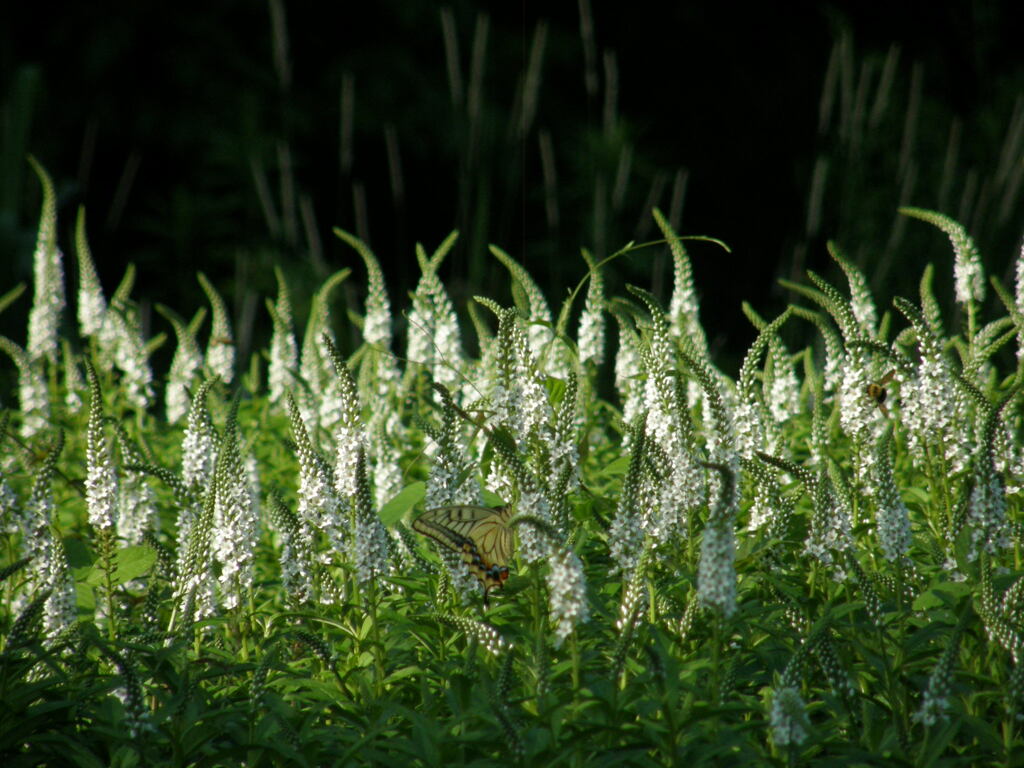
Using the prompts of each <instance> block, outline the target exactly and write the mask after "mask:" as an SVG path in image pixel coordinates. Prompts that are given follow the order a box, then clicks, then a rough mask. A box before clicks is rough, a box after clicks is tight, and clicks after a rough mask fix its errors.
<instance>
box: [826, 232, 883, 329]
mask: <svg viewBox="0 0 1024 768" xmlns="http://www.w3.org/2000/svg"><path fill="white" fill-rule="evenodd" d="M827 247H828V252H829V254H831V256H832V258H833V259H835V261H836V263H837V264H838V265H839V266H840V267H841V268H842V270H843V272H845V273H846V279H847V281H848V282H849V283H850V310H851V311H852V312H853V316H854V317H855V318H857V323H858V325H860V328H861V330H862V331H863V332H864V335H865V336H867V337H868V338H872V339H873V338H875V336H876V335H877V329H878V311H877V310H876V309H875V300H874V298H873V297H872V296H871V289H870V288H869V287H868V281H867V279H866V278H865V277H864V273H863V272H861V271H860V270H859V269H857V266H856V265H855V264H854V263H853V262H851V261H850V260H849V259H847V258H846V257H845V256H844V255H843V254H842V252H841V251H840V250H839V246H838V245H836V244H835V243H834V242H832V241H831V240H830V241H829V242H828V244H827Z"/></svg>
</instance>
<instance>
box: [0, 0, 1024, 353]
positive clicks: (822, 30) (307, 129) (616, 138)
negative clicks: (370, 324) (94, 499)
mask: <svg viewBox="0 0 1024 768" xmlns="http://www.w3.org/2000/svg"><path fill="white" fill-rule="evenodd" d="M588 6H589V15H590V18H591V19H592V27H593V37H592V43H593V45H592V53H593V55H592V57H591V58H590V59H589V63H588V55H587V46H586V45H585V44H584V36H583V35H582V34H581V13H583V15H584V16H585V15H586V11H585V9H586V8H587V7H588ZM1017 7H1018V4H1016V3H998V2H992V1H991V0H989V1H988V2H982V1H979V2H945V3H943V2H938V3H934V2H929V3H925V2H908V3H873V2H853V1H852V0H851V1H850V2H827V3H811V2H788V3H749V4H747V3H731V2H716V3H608V2H599V1H598V0H591V2H590V3H589V4H587V3H582V4H581V3H577V2H553V3H538V2H521V3H484V2H471V1H470V0H454V1H453V2H451V3H448V4H447V5H444V6H441V5H438V4H432V3H425V2H398V1H397V0H385V1H383V2H372V3H362V4H358V6H357V5H356V4H353V3H340V4H326V3H317V2H280V3H273V2H272V3H266V2H252V1H243V0H206V1H205V2H202V3H198V2H181V3H146V2H128V1H116V0H105V1H101V2H92V3H73V4H71V3H69V4H60V3H57V4H36V7H35V8H25V7H19V8H14V9H8V10H7V11H5V22H9V23H5V25H3V26H2V27H0V109H2V123H0V129H2V132H0V252H2V253H3V256H2V257H0V259H2V260H3V261H4V262H5V263H8V264H10V265H11V267H10V268H5V269H4V274H3V280H2V282H0V292H2V291H4V290H6V289H7V288H8V287H10V286H11V285H13V284H14V283H16V282H17V281H19V280H24V281H26V282H30V280H31V252H32V247H33V242H34V237H35V228H36V225H37V220H38V206H39V185H38V182H37V181H36V180H35V179H34V177H33V176H32V173H31V170H30V168H29V167H28V165H27V163H26V162H25V160H24V157H25V154H26V153H31V154H34V155H35V156H36V157H37V158H38V159H39V160H40V162H41V163H42V164H43V165H44V166H45V167H46V168H47V169H48V171H49V172H50V174H51V175H52V177H53V178H54V181H55V183H56V184H57V187H58V192H59V197H60V231H61V244H62V247H63V249H64V251H65V254H66V257H67V262H66V267H67V271H68V273H69V287H70V289H72V290H73V288H74V286H75V285H76V284H77V276H76V275H75V274H74V273H75V270H76V267H75V261H74V259H73V252H74V251H73V248H72V239H71V237H70V232H71V228H72V226H73V223H74V217H75V212H76V210H77V208H78V206H79V205H84V206H85V208H86V211H87V214H88V231H89V237H90V243H91V245H92V251H93V254H94V256H95V258H96V261H97V264H98V268H99V272H100V277H101V280H102V282H103V284H104V287H105V289H106V291H107V293H108V295H109V293H110V292H111V291H112V290H113V289H114V287H115V286H116V285H117V283H118V281H119V280H120V278H121V275H122V274H123V270H124V268H125V266H126V264H127V263H128V262H129V261H131V262H135V263H136V264H137V266H138V267H139V280H138V283H137V287H136V289H135V291H134V293H133V296H134V297H135V298H136V299H137V300H138V301H139V302H140V304H141V306H142V310H143V316H144V317H145V318H148V320H147V322H151V329H150V330H151V332H156V331H158V330H167V329H165V328H163V321H162V319H161V318H159V316H155V315H152V314H151V312H150V307H151V305H152V304H153V303H154V302H163V303H165V304H168V305H170V306H172V307H174V308H176V309H178V310H179V311H180V312H182V313H183V314H191V312H193V311H194V310H195V309H196V308H198V307H199V306H201V305H202V304H204V303H205V299H204V297H203V295H202V293H201V291H200V289H199V285H198V283H197V282H196V281H195V278H194V273H195V272H196V271H197V270H203V271H205V272H206V273H207V274H208V275H210V277H211V278H212V279H213V280H214V281H215V282H216V283H217V285H218V286H219V287H220V288H221V290H222V292H223V293H224V295H225V296H226V298H227V299H228V301H229V303H230V305H231V307H232V310H233V312H234V319H235V321H236V324H237V325H238V330H239V333H240V335H241V338H242V342H243V344H246V345H249V347H250V349H252V348H258V346H260V345H261V344H263V343H265V338H266V335H267V334H268V333H269V325H270V324H269V322H267V318H266V317H265V310H264V309H263V308H262V297H263V296H273V295H274V293H275V290H276V288H275V284H274V281H273V274H272V271H271V266H272V265H273V264H275V263H280V264H282V265H284V266H285V268H286V272H287V274H288V278H289V281H290V282H291V284H292V289H293V293H294V294H295V295H296V299H297V301H296V303H297V304H298V305H299V306H298V310H299V313H300V317H299V323H300V327H301V323H302V322H304V317H303V316H302V315H301V313H302V311H303V300H304V298H305V297H308V295H309V293H310V292H312V291H313V290H314V289H315V287H316V285H318V284H319V282H320V281H321V280H322V279H323V278H324V277H325V276H326V275H327V274H329V273H330V272H331V271H333V270H335V269H338V268H340V267H343V266H351V267H353V270H354V278H355V279H353V278H350V280H349V281H348V282H347V283H346V290H345V292H344V293H345V297H344V298H345V299H346V300H348V301H350V302H354V304H353V305H352V306H354V307H356V308H361V301H362V297H363V289H362V286H361V281H362V276H363V274H364V272H363V269H362V266H361V263H360V262H359V261H358V259H357V257H356V256H355V254H354V253H353V252H351V251H350V250H349V249H348V248H347V246H344V245H343V244H342V243H341V242H340V241H338V240H337V239H336V238H334V237H333V235H332V234H331V228H332V227H333V226H341V227H343V228H344V229H347V230H349V231H353V232H357V233H359V234H360V235H362V236H363V237H365V238H366V239H367V241H368V242H369V244H370V246H371V247H372V248H373V249H374V250H375V252H376V253H377V255H378V257H379V258H380V259H381V261H382V262H383V263H384V265H385V271H386V274H387V276H388V279H389V281H390V288H391V291H392V303H393V306H395V307H396V309H401V308H403V307H404V306H405V305H406V302H405V301H404V300H403V297H404V294H405V292H406V291H408V290H411V289H412V287H414V285H415V281H416V278H417V267H416V261H415V257H414V252H413V245H414V243H415V242H417V241H419V242H422V243H423V244H424V245H425V246H426V247H427V249H428V251H429V250H431V249H432V248H433V247H434V246H436V244H438V243H439V242H440V241H441V240H442V239H443V238H444V237H445V235H447V234H448V232H449V231H451V229H453V228H456V227H457V228H459V229H460V231H461V232H462V236H461V238H460V241H459V246H458V247H457V248H456V250H455V251H454V252H453V253H452V254H451V255H450V256H449V258H448V260H447V262H446V264H445V265H444V267H443V269H442V278H443V279H444V280H445V282H446V284H447V285H448V286H449V289H450V290H451V292H452V294H453V298H454V299H455V300H456V302H457V304H458V305H460V306H461V305H464V303H465V301H466V300H467V299H468V297H469V296H471V295H473V294H484V295H489V296H492V297H493V298H495V299H497V300H499V301H500V302H502V303H509V302H510V301H511V298H510V295H509V292H508V279H507V275H506V273H505V272H504V269H503V268H501V267H500V266H499V265H497V263H496V262H495V261H494V260H493V258H491V257H490V255H489V254H488V253H487V250H486V246H487V244H488V243H495V244H497V245H499V246H500V247H502V248H503V249H504V250H506V251H508V252H509V253H510V254H511V255H513V256H514V257H515V258H517V259H518V260H520V261H521V262H522V263H523V264H525V266H526V267H527V269H528V270H529V271H530V272H531V273H532V274H533V275H534V277H535V278H536V279H537V281H538V282H539V283H540V284H541V286H542V287H543V288H544V289H545V291H546V293H547V295H548V297H549V300H550V301H551V302H552V305H553V308H555V309H556V311H557V304H558V303H559V302H560V301H561V300H562V298H563V297H564V296H565V293H566V291H567V290H568V289H569V288H570V287H572V286H574V285H575V284H576V282H577V281H578V280H579V279H580V278H581V277H582V276H583V275H584V273H585V267H584V264H583V261H582V258H581V257H580V248H581V247H586V248H588V249H590V250H592V251H593V252H595V253H596V254H598V255H601V256H603V255H607V254H609V253H611V252H612V251H614V250H616V249H617V248H619V247H621V246H622V245H624V244H625V243H626V242H628V241H629V240H633V239H636V240H637V241H643V240H650V239H654V238H655V237H656V236H657V235H656V230H655V229H654V228H653V223H652V222H651V219H650V216H649V208H650V205H651V203H652V202H655V203H656V204H657V205H658V206H659V207H661V208H662V210H663V211H664V212H665V213H666V214H667V215H671V217H672V219H673V221H674V223H675V224H676V225H677V227H678V229H679V231H680V232H681V233H683V234H701V235H710V236H714V237H717V238H720V239H721V240H723V241H725V242H726V243H727V244H728V245H729V246H730V248H731V250H732V252H731V253H728V254H727V253H725V252H724V251H722V250H721V249H719V248H717V247H716V246H714V245H712V244H708V243H693V244H691V245H690V253H691V257H692V259H693V262H694V269H695V273H696V279H697V284H698V287H699V290H700V292H701V294H702V297H703V299H702V318H703V320H704V324H705V326H706V328H707V329H708V333H709V337H710V339H711V340H712V344H713V345H714V348H715V354H716V355H717V356H718V357H719V358H720V359H721V361H722V363H723V365H724V367H725V368H726V369H727V370H729V369H731V370H733V371H734V370H735V368H736V365H737V364H738V360H739V359H740V358H741V357H742V354H743V352H744V350H745V348H746V346H747V344H748V343H749V342H750V340H751V338H752V335H753V334H752V329H751V327H750V325H749V323H748V322H747V320H746V319H745V318H744V317H743V314H742V312H741V311H740V302H741V300H744V299H745V300H748V301H750V302H751V303H752V304H753V305H754V306H755V307H757V308H758V309H759V311H761V312H762V314H766V315H770V314H772V313H775V312H778V311H780V310H781V309H782V308H783V307H784V306H785V303H786V302H787V301H789V300H791V299H792V296H791V295H789V294H788V293H787V292H786V291H784V290H783V289H781V288H779V287H778V286H777V284H776V282H775V281H776V279H777V278H779V277H787V278H793V279H799V276H800V275H801V274H802V272H803V270H804V269H805V268H807V267H810V268H813V269H815V270H818V271H821V272H823V273H825V274H826V275H829V276H830V277H831V278H832V279H834V280H835V281H837V282H838V281H839V280H840V277H839V275H838V274H837V273H836V271H835V270H833V268H832V265H831V261H830V259H829V258H828V255H827V253H826V250H825V241H826V240H828V239H835V240H836V241H837V242H838V243H839V245H840V246H841V247H842V248H843V250H844V251H845V252H846V253H847V254H848V255H850V256H851V257H852V258H854V259H855V260H856V261H857V262H858V263H860V264H861V266H862V267H863V268H864V270H865V271H866V272H867V273H868V274H869V276H870V277H871V278H872V282H873V286H872V287H873V288H874V289H875V291H876V296H877V298H878V301H879V303H880V304H881V305H883V306H888V305H889V302H890V300H891V297H892V296H893V295H894V294H897V293H902V294H906V295H913V294H914V293H915V291H916V283H917V280H918V278H919V275H920V271H921V269H922V268H923V265H924V264H925V263H926V262H927V261H934V262H935V263H936V266H937V268H938V270H939V271H938V275H939V279H938V280H937V287H938V290H939V291H940V294H941V295H942V296H944V297H946V298H947V300H948V297H949V295H950V294H951V285H952V275H951V272H952V270H951V263H952V253H951V250H950V248H949V246H948V243H947V242H946V239H945V237H944V236H943V235H942V234H941V233H939V232H938V231H936V230H933V229H932V228H930V227H929V226H928V225H926V224H923V223H920V222H916V221H906V220H904V219H903V218H902V217H898V216H897V215H896V213H895V209H896V207H897V206H898V205H900V204H911V205H918V206H922V207H927V208H934V209H937V210H941V211H943V212H945V213H947V214H949V215H951V216H954V217H956V218H960V219H961V220H962V221H963V223H965V224H966V225H967V226H968V228H969V230H970V231H971V233H972V235H973V236H974V237H975V239H976V241H977V242H978V245H979V247H980V249H981V252H982V254H983V257H984V259H985V263H986V266H987V268H988V270H989V272H990V273H991V274H996V275H998V276H1000V277H1003V278H1006V277H1007V276H1008V274H1009V273H1008V270H1009V269H1010V267H1011V265H1012V263H1013V261H1014V259H1015V257H1016V256H1017V254H1018V253H1019V252H1020V245H1021V237H1022V231H1024V230H1022V227H1024V216H1022V215H1021V214H1022V203H1021V201H1022V199H1024V196H1022V194H1021V189H1020V185H1021V176H1022V173H1024V135H1022V134H1024V110H1022V102H1021V98H1022V94H1024V57H1022V54H1021V49H1022V44H1021V36H1020V30H1021V29H1022V26H1021V21H1022V19H1021V17H1020V14H1019V13H1018V12H1017V11H1016V10H1015V9H1016V8H1017ZM442 8H445V9H447V10H446V11H444V12H442ZM581 9H583V10H582V11H581ZM443 18H446V19H447V24H448V28H449V30H450V31H451V33H452V34H451V35H450V36H449V41H450V40H452V39H454V40H455V41H456V43H457V48H458V51H457V61H458V72H459V80H460V81H461V90H459V89H458V88H456V89H453V87H452V84H451V80H450V78H449V72H448V67H447V64H446V55H445V54H446V47H445V34H444V26H445V22H443ZM542 21H543V22H544V24H543V26H542V27H540V29H542V30H543V31H542V34H543V35H545V37H544V41H545V44H544V47H543V57H542V59H539V61H541V66H540V67H539V69H538V70H537V71H538V72H539V78H538V83H539V85H538V87H537V88H536V90H535V93H536V110H535V113H534V117H533V119H532V120H530V121H528V122H527V124H526V125H525V127H523V120H522V109H521V106H520V105H521V103H522V98H521V94H522V92H523V88H522V87H521V85H522V82H523V79H524V73H525V72H526V71H527V69H528V68H529V62H530V60H531V52H532V51H533V50H534V41H535V39H536V36H537V34H538V29H539V27H538V24H539V22H542ZM484 30H485V31H486V44H482V43H481V41H483V40H484V35H483V31H484ZM474 51H476V53H477V54H478V55H476V56H475V54H474ZM474 58H476V59H477V60H478V61H479V62H482V68H481V67H476V68H475V67H474V65H473V64H472V62H473V60H474ZM887 60H888V62H889V65H888V70H887V69H886V67H887V65H886V61H887ZM474 71H477V72H479V73H482V74H481V75H480V76H479V77H478V82H479V84H480V87H479V89H478V90H477V91H476V93H477V97H476V98H474V97H473V95H472V94H473V92H474V88H473V85H472V83H473V79H474V78H473V72H474ZM886 71H888V72H889V73H890V74H891V88H890V89H889V90H888V91H885V89H881V90H882V91H883V93H888V94H889V95H888V97H887V98H883V97H880V96H879V91H880V86H879V83H880V81H882V80H883V79H884V78H883V73H884V72H886ZM830 73H831V75H830ZM588 74H589V81H588ZM588 82H589V86H588ZM829 83H830V85H829ZM527 91H529V89H527ZM609 93H611V94H612V95H613V96H614V98H609ZM346 102H347V103H348V104H349V105H350V106H349V107H345V106H343V105H344V104H345V103H346ZM829 103H831V105H832V106H831V108H830V109H829V108H827V104H829ZM823 104H824V105H825V106H823ZM346 115H347V116H348V120H349V124H350V126H351V130H350V131H349V130H348V129H347V128H345V127H344V124H345V122H346V118H345V116H346ZM546 141H547V142H549V146H550V147H551V149H552V154H553V158H554V161H553V164H554V168H555V172H556V175H557V180H556V181H555V183H554V184H553V189H554V200H555V203H556V207H555V208H552V207H551V205H550V202H551V200H550V196H546V194H545V183H544V169H543V165H542V161H541V146H542V144H543V143H544V142H546ZM389 146H390V159H389ZM396 156H397V157H398V158H399V161H398V162H397V163H396V161H395V157H396ZM815 168H818V169H819V172H821V171H823V170H824V169H826V168H827V173H825V174H824V175H819V178H821V179H822V183H821V184H819V185H818V186H817V187H815V186H814V184H813V183H812V179H813V178H814V176H815ZM396 180H397V181H396ZM261 185H262V186H263V187H264V189H265V190H266V191H265V196H266V198H267V199H269V200H271V201H272V202H271V203H270V204H269V206H268V205H267V204H266V203H265V202H261V197H260V193H259V190H260V187H261ZM815 189H817V190H818V192H817V193H815V192H814V190H815ZM812 198H813V199H814V200H815V201H817V202H816V204H815V206H813V207H814V208H815V210H817V211H818V212H819V213H818V214H816V215H811V216H809V201H810V200H812ZM552 214H557V216H553V215H552ZM670 266H671V265H670V262H669V261H668V259H667V257H666V254H665V251H664V249H663V248H651V249H646V250H644V251H641V252H639V253H637V254H634V255H632V256H630V257H628V258H626V259H621V260H617V261H615V262H613V263H612V264H610V265H609V266H608V270H609V280H610V283H611V285H610V289H611V290H614V291H621V289H622V286H623V284H624V283H626V282H633V283H637V284H640V285H644V286H645V287H648V288H652V289H653V290H655V292H656V293H658V294H659V295H661V296H662V298H663V299H664V300H665V301H667V299H668V291H669V290H670V287H671V285H670V275H671V270H670ZM29 297H30V292H29V293H27V294H26V296H25V297H24V298H22V299H21V301H20V302H19V304H18V305H16V306H15V307H12V308H11V309H9V310H8V311H7V312H6V313H4V315H3V316H0V331H2V332H3V333H5V334H7V335H10V336H11V337H13V338H14V339H15V340H17V341H19V342H22V341H23V340H24V333H25V330H24V328H25V322H24V319H25V318H26V317H27V303H28V301H30V298H29ZM949 311H950V312H952V309H950V310H949ZM69 316H70V317H73V314H70V313H69ZM335 316H336V320H337V321H338V323H339V327H340V331H341V333H340V335H341V338H342V340H343V342H347V343H349V344H350V345H351V344H354V343H355V337H354V334H353V333H352V331H351V328H349V329H348V330H347V331H346V329H345V327H344V326H345V323H346V320H345V317H344V311H343V310H341V309H340V305H339V308H338V309H337V310H336V312H335ZM467 326H468V323H467ZM162 354H163V353H162ZM161 370H162V369H161Z"/></svg>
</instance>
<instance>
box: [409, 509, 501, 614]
mask: <svg viewBox="0 0 1024 768" xmlns="http://www.w3.org/2000/svg"><path fill="white" fill-rule="evenodd" d="M511 517H512V507H511V506H503V507H479V506H474V505H472V504H456V505H452V506H449V507H438V508H436V509H428V510H427V511H426V512H424V513H423V514H422V515H420V516H419V517H418V518H416V519H415V520H414V521H413V524H412V527H413V530H415V531H417V532H419V533H422V534H423V535H424V536H427V537H429V538H431V539H433V540H434V541H436V542H437V543H438V544H439V545H441V546H442V547H443V548H444V549H446V550H448V551H449V552H454V553H455V554H457V555H459V556H460V557H461V558H462V562H463V563H465V564H466V567H468V568H469V572H470V573H472V574H473V575H474V576H476V578H477V579H479V581H480V583H481V584H482V585H483V587H484V599H485V600H486V598H487V593H488V592H489V591H490V590H492V589H493V588H495V587H498V588H501V587H504V586H505V581H506V580H507V579H508V576H509V568H508V561H509V560H510V559H511V557H512V548H513V544H514V541H513V536H512V529H511V528H509V526H508V521H509V520H510V519H511Z"/></svg>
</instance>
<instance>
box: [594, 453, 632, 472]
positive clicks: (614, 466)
mask: <svg viewBox="0 0 1024 768" xmlns="http://www.w3.org/2000/svg"><path fill="white" fill-rule="evenodd" d="M627 470H629V456H619V458H617V459H615V461H613V462H611V463H609V464H608V465H607V466H606V467H605V468H604V470H603V471H602V472H601V474H602V475H624V474H626V472H627Z"/></svg>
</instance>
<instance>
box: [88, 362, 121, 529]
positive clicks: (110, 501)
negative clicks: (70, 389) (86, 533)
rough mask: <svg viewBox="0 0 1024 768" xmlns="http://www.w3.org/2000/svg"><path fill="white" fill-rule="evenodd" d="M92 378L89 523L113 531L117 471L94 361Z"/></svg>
mask: <svg viewBox="0 0 1024 768" xmlns="http://www.w3.org/2000/svg"><path fill="white" fill-rule="evenodd" d="M85 370H86V374H87V375H88V377H89V427H88V430H87V432H86V452H85V457H86V461H85V471H86V478H85V506H86V509H87V510H88V512H89V525H91V526H93V528H96V529H98V530H108V531H113V530H114V527H115V526H116V525H117V473H116V471H115V469H114V462H113V458H112V456H111V453H110V446H109V445H108V443H107V438H106V436H105V435H104V434H103V399H102V396H101V393H100V382H99V379H97V378H96V371H95V369H93V367H92V363H91V362H89V361H88V360H86V361H85Z"/></svg>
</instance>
